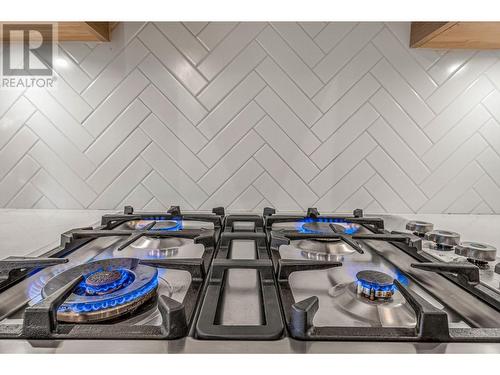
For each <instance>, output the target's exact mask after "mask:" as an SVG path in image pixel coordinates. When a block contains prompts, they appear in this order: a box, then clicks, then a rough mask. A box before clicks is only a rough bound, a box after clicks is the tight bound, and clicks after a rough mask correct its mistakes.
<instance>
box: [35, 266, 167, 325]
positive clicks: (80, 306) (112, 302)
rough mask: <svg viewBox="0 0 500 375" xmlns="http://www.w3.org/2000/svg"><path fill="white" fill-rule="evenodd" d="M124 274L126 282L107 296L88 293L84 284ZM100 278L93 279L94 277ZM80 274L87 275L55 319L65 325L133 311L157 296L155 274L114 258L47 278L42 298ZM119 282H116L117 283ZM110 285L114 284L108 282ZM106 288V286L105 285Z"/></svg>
mask: <svg viewBox="0 0 500 375" xmlns="http://www.w3.org/2000/svg"><path fill="white" fill-rule="evenodd" d="M114 271H119V273H120V275H127V276H128V281H127V282H126V283H125V284H122V285H119V286H118V287H116V288H114V290H109V291H107V292H106V293H100V294H98V293H95V294H88V293H87V290H88V288H89V287H90V288H91V289H92V288H93V287H92V286H89V285H88V284H87V283H86V281H87V280H88V279H89V278H90V280H91V282H94V283H96V282H102V283H104V282H105V281H104V280H105V279H106V277H108V276H109V277H111V278H112V279H114V278H116V277H117V274H116V273H115V272H114ZM98 273H101V274H100V275H97V276H93V275H94V274H98ZM81 275H87V276H86V277H85V279H84V280H83V281H82V282H81V283H80V284H79V285H78V286H77V287H76V288H75V290H74V291H73V293H71V294H70V295H69V296H68V298H66V300H65V301H64V302H63V304H62V305H61V306H60V307H59V309H58V311H57V319H58V320H60V321H65V322H79V323H88V322H96V321H103V320H107V319H111V318H115V317H118V316H120V315H123V314H126V313H128V312H131V311H133V310H134V309H136V308H137V307H139V306H140V305H141V304H143V303H144V302H145V301H147V300H148V299H150V298H151V297H153V296H154V295H155V294H156V289H157V286H158V271H157V269H156V268H153V267H149V266H144V265H141V264H139V260H138V259H134V258H113V259H104V260H99V261H95V262H90V263H85V264H81V265H78V266H76V267H73V268H70V269H68V270H66V271H64V272H62V273H60V274H59V275H56V276H54V277H53V278H52V279H50V280H49V281H48V282H47V284H46V285H45V287H44V288H43V290H42V296H43V297H44V298H46V297H48V296H50V295H52V294H53V293H55V292H57V291H58V290H59V289H60V288H61V287H63V286H65V285H67V284H68V283H69V282H71V281H72V280H74V279H75V278H77V277H78V276H81ZM120 280H121V278H120V279H118V282H119V281H120ZM111 284H113V283H111ZM107 286H108V287H109V284H108V285H107ZM110 289H111V288H110Z"/></svg>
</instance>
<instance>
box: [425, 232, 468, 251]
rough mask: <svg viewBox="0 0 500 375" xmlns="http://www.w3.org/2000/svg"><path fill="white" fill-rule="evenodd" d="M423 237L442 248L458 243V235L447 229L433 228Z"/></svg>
mask: <svg viewBox="0 0 500 375" xmlns="http://www.w3.org/2000/svg"><path fill="white" fill-rule="evenodd" d="M424 238H425V239H426V240H428V241H432V242H435V243H436V244H437V245H438V246H440V247H444V248H451V247H453V246H456V245H458V244H459V243H460V235H459V234H458V233H455V232H450V231H448V230H439V229H436V230H433V231H430V232H427V233H426V234H425V236H424Z"/></svg>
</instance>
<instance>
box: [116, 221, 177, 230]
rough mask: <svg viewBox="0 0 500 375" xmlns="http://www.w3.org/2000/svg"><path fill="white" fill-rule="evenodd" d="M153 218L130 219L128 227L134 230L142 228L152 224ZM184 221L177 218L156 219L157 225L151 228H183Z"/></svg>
mask: <svg viewBox="0 0 500 375" xmlns="http://www.w3.org/2000/svg"><path fill="white" fill-rule="evenodd" d="M152 221H153V220H132V221H128V222H127V223H126V224H127V227H129V228H130V229H132V230H142V229H144V228H145V227H146V226H147V225H149V224H151V222H152ZM181 229H182V222H181V221H177V220H156V224H155V226H154V227H153V228H152V229H151V230H170V231H174V230H181Z"/></svg>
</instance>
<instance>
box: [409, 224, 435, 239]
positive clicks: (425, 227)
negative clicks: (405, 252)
mask: <svg viewBox="0 0 500 375" xmlns="http://www.w3.org/2000/svg"><path fill="white" fill-rule="evenodd" d="M406 229H408V230H411V231H412V232H413V234H415V235H417V236H419V237H423V236H424V235H425V234H426V233H427V232H430V231H432V230H433V229H434V224H432V223H428V222H426V221H419V220H412V221H409V222H408V223H406Z"/></svg>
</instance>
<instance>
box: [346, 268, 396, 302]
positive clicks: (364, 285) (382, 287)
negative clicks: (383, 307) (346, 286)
mask: <svg viewBox="0 0 500 375" xmlns="http://www.w3.org/2000/svg"><path fill="white" fill-rule="evenodd" d="M356 279H357V280H358V288H357V293H358V295H361V296H363V297H366V298H369V299H370V300H371V301H374V300H387V299H390V298H391V297H392V295H393V294H394V292H395V286H394V279H393V278H392V277H391V276H390V275H388V274H386V273H383V272H379V271H372V270H364V271H360V272H358V273H357V274H356Z"/></svg>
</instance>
